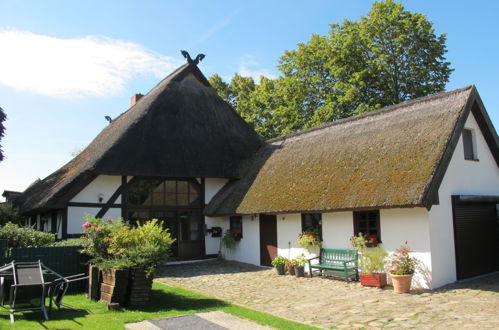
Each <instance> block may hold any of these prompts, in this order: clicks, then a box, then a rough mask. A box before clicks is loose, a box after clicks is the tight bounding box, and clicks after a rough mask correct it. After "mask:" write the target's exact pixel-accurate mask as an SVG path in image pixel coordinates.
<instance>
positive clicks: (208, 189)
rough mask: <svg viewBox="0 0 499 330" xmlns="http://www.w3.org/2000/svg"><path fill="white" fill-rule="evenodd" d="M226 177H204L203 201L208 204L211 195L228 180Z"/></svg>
mask: <svg viewBox="0 0 499 330" xmlns="http://www.w3.org/2000/svg"><path fill="white" fill-rule="evenodd" d="M228 181H229V180H228V179H220V178H206V179H205V181H204V187H205V188H204V189H205V192H204V201H205V203H206V204H208V203H209V202H210V201H211V199H212V198H213V196H215V195H216V193H217V192H218V191H219V190H220V189H222V187H223V186H224V185H225V184H226V183H227V182H228Z"/></svg>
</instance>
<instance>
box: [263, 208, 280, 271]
mask: <svg viewBox="0 0 499 330" xmlns="http://www.w3.org/2000/svg"><path fill="white" fill-rule="evenodd" d="M275 257H277V216H275V215H267V214H260V264H261V265H262V266H271V261H272V260H273V259H274V258H275Z"/></svg>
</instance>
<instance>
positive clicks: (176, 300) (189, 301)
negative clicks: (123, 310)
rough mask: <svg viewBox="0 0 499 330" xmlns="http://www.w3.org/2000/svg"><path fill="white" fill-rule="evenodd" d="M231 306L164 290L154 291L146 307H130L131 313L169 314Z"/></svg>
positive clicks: (216, 300) (209, 299)
mask: <svg viewBox="0 0 499 330" xmlns="http://www.w3.org/2000/svg"><path fill="white" fill-rule="evenodd" d="M227 306H230V304H228V303H226V302H224V301H222V300H218V299H213V298H205V297H196V296H186V295H183V294H176V293H173V292H164V291H162V290H157V289H153V290H152V292H151V300H150V301H149V303H148V304H147V305H145V306H140V307H129V308H127V310H129V311H138V312H148V313H156V312H167V311H170V310H176V311H191V310H197V311H199V310H210V309H216V308H222V307H227Z"/></svg>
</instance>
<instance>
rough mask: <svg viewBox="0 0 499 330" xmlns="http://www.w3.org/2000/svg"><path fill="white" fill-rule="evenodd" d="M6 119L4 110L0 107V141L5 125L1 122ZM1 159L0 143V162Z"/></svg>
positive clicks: (0, 147)
mask: <svg viewBox="0 0 499 330" xmlns="http://www.w3.org/2000/svg"><path fill="white" fill-rule="evenodd" d="M6 119H7V115H5V112H4V111H3V109H2V108H0V141H1V140H2V137H3V136H4V134H5V126H4V125H3V122H4V121H5V120H6ZM2 160H3V151H2V145H1V144H0V162H1V161H2Z"/></svg>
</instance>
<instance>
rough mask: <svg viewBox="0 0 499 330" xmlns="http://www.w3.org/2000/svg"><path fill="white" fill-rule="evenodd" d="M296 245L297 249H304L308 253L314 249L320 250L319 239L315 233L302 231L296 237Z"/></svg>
mask: <svg viewBox="0 0 499 330" xmlns="http://www.w3.org/2000/svg"><path fill="white" fill-rule="evenodd" d="M297 244H298V246H299V247H301V248H304V249H305V250H307V251H308V252H312V251H313V250H314V249H315V250H316V249H320V248H321V246H322V242H321V239H320V237H319V235H318V234H317V233H316V232H311V231H304V232H303V233H301V234H299V235H298V240H297Z"/></svg>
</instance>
